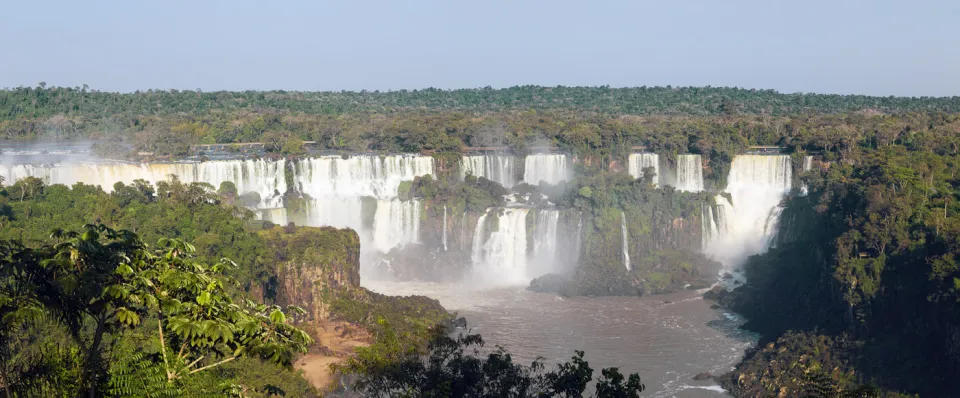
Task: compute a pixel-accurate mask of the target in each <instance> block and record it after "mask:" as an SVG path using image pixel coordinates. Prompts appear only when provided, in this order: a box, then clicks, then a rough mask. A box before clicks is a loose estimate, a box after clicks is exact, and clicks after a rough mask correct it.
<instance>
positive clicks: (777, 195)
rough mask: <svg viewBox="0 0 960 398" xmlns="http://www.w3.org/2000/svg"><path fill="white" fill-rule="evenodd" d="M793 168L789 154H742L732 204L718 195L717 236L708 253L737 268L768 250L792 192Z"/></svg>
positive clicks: (734, 172) (730, 183)
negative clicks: (782, 205) (784, 200)
mask: <svg viewBox="0 0 960 398" xmlns="http://www.w3.org/2000/svg"><path fill="white" fill-rule="evenodd" d="M791 174H792V166H791V162H790V157H789V156H786V155H738V156H736V157H734V159H733V164H732V165H731V167H730V175H729V177H728V178H727V189H726V192H727V193H728V194H729V195H730V198H731V199H732V203H731V201H728V200H727V199H726V197H724V196H722V195H718V196H717V212H716V218H717V226H716V230H717V233H716V234H715V235H713V236H711V237H710V238H709V239H708V240H707V242H706V246H705V247H706V249H705V252H706V253H707V254H708V255H710V256H712V257H713V258H714V259H716V260H718V261H720V262H721V263H723V265H724V268H725V269H727V270H731V269H734V268H735V267H738V266H739V265H740V264H742V263H743V261H744V260H746V258H747V257H748V256H750V255H753V254H758V253H762V252H764V251H766V250H767V249H768V248H769V247H770V244H771V243H772V240H773V235H774V234H775V230H776V223H777V221H778V219H779V215H780V211H781V210H782V209H781V208H780V200H781V199H782V198H783V196H784V195H785V194H786V193H788V192H789V191H790V187H791V178H792V176H791Z"/></svg>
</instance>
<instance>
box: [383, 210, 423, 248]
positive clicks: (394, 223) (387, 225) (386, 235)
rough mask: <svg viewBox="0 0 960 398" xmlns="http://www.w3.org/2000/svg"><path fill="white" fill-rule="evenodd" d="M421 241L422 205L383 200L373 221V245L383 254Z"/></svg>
mask: <svg viewBox="0 0 960 398" xmlns="http://www.w3.org/2000/svg"><path fill="white" fill-rule="evenodd" d="M419 239H420V203H419V202H417V201H413V200H399V199H381V200H378V201H377V211H376V213H375V214H374V219H373V245H374V248H376V249H377V250H379V251H381V252H388V251H390V250H391V249H393V248H395V247H399V246H403V245H405V244H408V243H416V242H418V241H419Z"/></svg>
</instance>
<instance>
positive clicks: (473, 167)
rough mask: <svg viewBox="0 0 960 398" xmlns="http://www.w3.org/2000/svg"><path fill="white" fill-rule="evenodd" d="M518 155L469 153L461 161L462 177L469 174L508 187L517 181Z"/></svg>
mask: <svg viewBox="0 0 960 398" xmlns="http://www.w3.org/2000/svg"><path fill="white" fill-rule="evenodd" d="M516 170H517V167H516V157H514V156H512V155H469V156H464V157H463V158H462V160H461V161H460V177H461V178H464V177H466V176H467V175H468V174H469V175H473V176H476V177H484V178H486V179H488V180H490V181H495V182H497V183H499V184H500V185H503V186H504V187H506V188H510V187H512V186H514V185H516V183H517V179H516V177H515V176H516Z"/></svg>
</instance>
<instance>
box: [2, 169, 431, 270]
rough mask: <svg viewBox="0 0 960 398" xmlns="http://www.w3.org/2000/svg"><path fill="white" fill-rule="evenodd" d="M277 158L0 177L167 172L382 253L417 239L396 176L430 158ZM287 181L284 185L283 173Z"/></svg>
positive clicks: (278, 218) (415, 211) (108, 184)
mask: <svg viewBox="0 0 960 398" xmlns="http://www.w3.org/2000/svg"><path fill="white" fill-rule="evenodd" d="M289 163H290V162H287V161H285V160H277V161H272V160H263V159H260V160H252V159H251V160H223V161H209V162H200V163H196V162H192V163H191V162H183V163H143V164H139V163H120V162H116V163H102V162H101V163H94V162H80V163H64V164H54V165H49V164H48V165H28V164H17V165H0V176H3V177H4V180H5V181H6V183H8V184H12V183H13V181H15V180H17V179H21V178H23V177H27V176H33V177H37V178H41V179H43V180H44V181H45V182H46V183H48V184H65V185H73V184H75V183H77V182H82V183H84V184H91V185H99V186H101V187H102V188H103V189H104V190H106V191H111V190H112V189H113V184H114V183H116V182H123V183H127V184H129V183H132V182H133V181H134V180H136V179H143V180H146V181H148V182H150V183H152V184H156V183H157V182H159V181H163V180H167V179H168V177H169V176H170V175H171V174H173V175H176V176H177V177H178V178H179V179H180V180H181V181H182V182H184V183H192V182H204V183H208V184H210V185H212V186H213V188H214V189H217V188H219V186H220V183H222V182H226V181H229V182H232V183H233V184H234V185H235V186H236V187H237V192H238V193H239V194H241V195H242V194H246V193H250V192H255V193H257V194H258V195H259V197H260V202H259V203H258V204H256V205H255V206H253V207H254V208H255V209H257V210H259V211H258V217H260V218H263V219H266V220H270V221H272V222H274V223H276V224H280V225H284V224H286V223H287V222H289V221H294V222H296V223H298V224H304V225H310V226H325V225H329V226H335V227H341V228H344V227H347V228H353V229H355V230H356V231H357V233H358V234H359V235H360V238H361V247H363V248H367V247H373V248H375V249H377V250H381V251H388V250H390V249H392V248H394V247H397V246H402V245H404V244H407V243H415V242H418V241H419V228H420V204H419V203H417V202H413V201H408V202H402V201H400V200H399V199H398V188H399V187H400V183H401V182H403V181H410V180H413V179H414V177H417V176H423V175H427V174H432V173H433V172H434V170H433V158H432V157H429V156H420V155H389V156H374V155H355V156H350V157H349V158H346V159H344V158H343V157H341V156H321V157H314V158H307V159H301V160H298V161H294V162H292V164H289ZM288 171H291V172H292V176H291V177H292V181H293V184H294V186H292V187H288V186H287V181H288V180H287V175H286V174H287V172H288ZM290 190H292V191H293V192H299V193H303V194H306V195H309V197H310V200H308V201H306V202H305V205H304V206H303V207H302V208H297V209H296V210H297V211H296V212H290V211H288V210H287V209H284V208H283V205H284V198H283V195H284V194H285V193H287V192H288V191H290ZM365 197H370V198H374V199H376V200H374V201H370V203H371V204H373V203H376V209H373V208H370V209H368V210H370V211H374V212H375V213H374V216H373V223H372V226H371V225H369V224H370V223H369V222H368V223H367V224H368V225H364V222H363V219H364V218H363V214H364V200H363V198H365Z"/></svg>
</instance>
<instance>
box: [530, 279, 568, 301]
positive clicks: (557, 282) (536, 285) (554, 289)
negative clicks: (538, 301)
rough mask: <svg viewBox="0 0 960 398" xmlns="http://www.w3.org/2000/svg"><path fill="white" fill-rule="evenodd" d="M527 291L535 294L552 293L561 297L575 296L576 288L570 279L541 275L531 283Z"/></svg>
mask: <svg viewBox="0 0 960 398" xmlns="http://www.w3.org/2000/svg"><path fill="white" fill-rule="evenodd" d="M527 290H530V291H533V292H537V293H554V294H559V295H561V296H575V295H576V287H575V285H574V284H573V281H572V280H570V278H568V277H566V276H563V275H559V274H546V275H542V276H540V277H538V278H536V279H534V280H532V281H530V286H528V287H527Z"/></svg>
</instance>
